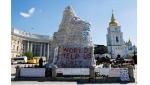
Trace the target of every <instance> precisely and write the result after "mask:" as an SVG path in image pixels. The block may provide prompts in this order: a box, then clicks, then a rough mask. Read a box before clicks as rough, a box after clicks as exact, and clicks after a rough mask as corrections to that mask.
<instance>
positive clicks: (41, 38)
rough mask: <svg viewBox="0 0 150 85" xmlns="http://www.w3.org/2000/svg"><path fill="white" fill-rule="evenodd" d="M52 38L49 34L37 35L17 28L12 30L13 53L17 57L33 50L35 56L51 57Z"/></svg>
mask: <svg viewBox="0 0 150 85" xmlns="http://www.w3.org/2000/svg"><path fill="white" fill-rule="evenodd" d="M51 42H52V39H51V37H49V36H47V35H37V34H31V33H28V32H24V31H21V30H18V29H15V28H12V30H11V54H12V57H17V56H20V55H22V54H23V53H25V52H32V53H33V56H40V57H47V58H49V51H50V46H51Z"/></svg>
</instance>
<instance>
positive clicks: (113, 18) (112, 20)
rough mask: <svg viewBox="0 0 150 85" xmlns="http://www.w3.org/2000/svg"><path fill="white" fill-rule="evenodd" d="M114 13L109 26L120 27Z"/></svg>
mask: <svg viewBox="0 0 150 85" xmlns="http://www.w3.org/2000/svg"><path fill="white" fill-rule="evenodd" d="M115 20H116V19H115V17H114V13H113V11H112V16H111V21H110V22H109V26H118V23H117V22H116V21H115Z"/></svg>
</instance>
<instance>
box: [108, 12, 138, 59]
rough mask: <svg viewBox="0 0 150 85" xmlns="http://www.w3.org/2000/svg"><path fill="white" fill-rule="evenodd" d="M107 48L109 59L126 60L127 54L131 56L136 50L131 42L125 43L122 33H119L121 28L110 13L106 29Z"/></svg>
mask: <svg viewBox="0 0 150 85" xmlns="http://www.w3.org/2000/svg"><path fill="white" fill-rule="evenodd" d="M106 37H107V48H108V53H109V54H110V55H111V58H116V57H123V58H127V57H128V55H129V54H132V53H133V51H134V50H136V47H135V46H132V43H131V41H129V42H126V43H125V41H124V40H123V32H121V26H119V25H118V23H117V22H116V20H115V17H114V14H113V13H112V16H111V21H110V22H109V27H108V28H107V35H106Z"/></svg>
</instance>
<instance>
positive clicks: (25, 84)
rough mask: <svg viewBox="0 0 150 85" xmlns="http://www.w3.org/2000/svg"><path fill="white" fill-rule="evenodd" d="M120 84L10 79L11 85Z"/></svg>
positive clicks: (116, 84) (111, 84) (118, 84)
mask: <svg viewBox="0 0 150 85" xmlns="http://www.w3.org/2000/svg"><path fill="white" fill-rule="evenodd" d="M60 84H61V85H120V83H109V84H92V83H89V84H79V83H77V82H61V81H57V82H56V81H49V82H48V81H47V82H38V81H12V82H11V85H60ZM121 85H136V83H128V84H121Z"/></svg>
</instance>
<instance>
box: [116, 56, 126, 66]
mask: <svg viewBox="0 0 150 85" xmlns="http://www.w3.org/2000/svg"><path fill="white" fill-rule="evenodd" d="M115 60H116V63H117V64H121V65H122V64H123V62H124V58H122V57H120V55H118V56H117V58H116V59H115Z"/></svg>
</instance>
